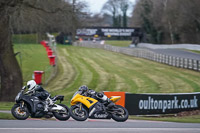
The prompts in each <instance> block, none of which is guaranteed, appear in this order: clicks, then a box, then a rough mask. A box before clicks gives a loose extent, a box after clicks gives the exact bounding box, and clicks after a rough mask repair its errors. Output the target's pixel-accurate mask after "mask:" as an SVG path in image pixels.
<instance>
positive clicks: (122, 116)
mask: <svg viewBox="0 0 200 133" xmlns="http://www.w3.org/2000/svg"><path fill="white" fill-rule="evenodd" d="M114 108H117V109H119V111H117V112H115V113H113V114H112V118H113V119H114V120H115V121H117V122H124V121H126V120H127V119H128V116H129V113H128V110H127V109H126V108H124V107H122V106H120V105H115V106H114Z"/></svg>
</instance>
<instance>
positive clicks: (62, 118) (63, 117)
mask: <svg viewBox="0 0 200 133" xmlns="http://www.w3.org/2000/svg"><path fill="white" fill-rule="evenodd" d="M58 105H60V106H62V107H64V108H65V109H66V112H63V111H58V112H53V115H54V116H55V117H56V119H58V120H60V121H66V120H68V119H69V118H70V113H69V108H68V107H67V106H66V105H64V104H58Z"/></svg>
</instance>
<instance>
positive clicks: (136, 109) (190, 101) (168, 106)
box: [125, 93, 200, 115]
mask: <svg viewBox="0 0 200 133" xmlns="http://www.w3.org/2000/svg"><path fill="white" fill-rule="evenodd" d="M125 97H126V98H125V107H126V109H127V110H128V111H129V114H130V115H151V114H172V113H178V112H182V111H190V110H195V109H200V93H188V94H185V93H183V94H130V93H126V95H125Z"/></svg>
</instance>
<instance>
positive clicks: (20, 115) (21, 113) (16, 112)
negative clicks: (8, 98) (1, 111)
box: [11, 104, 30, 120]
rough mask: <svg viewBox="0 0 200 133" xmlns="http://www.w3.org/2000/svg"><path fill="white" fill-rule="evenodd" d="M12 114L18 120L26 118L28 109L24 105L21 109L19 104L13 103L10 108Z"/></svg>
mask: <svg viewBox="0 0 200 133" xmlns="http://www.w3.org/2000/svg"><path fill="white" fill-rule="evenodd" d="M11 113H12V115H13V116H14V117H15V118H16V119H18V120H26V119H27V118H28V117H29V115H30V114H29V111H28V108H27V107H26V106H24V107H23V110H21V109H20V105H19V104H15V105H14V106H13V107H12V109H11Z"/></svg>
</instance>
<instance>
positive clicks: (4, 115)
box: [0, 112, 15, 120]
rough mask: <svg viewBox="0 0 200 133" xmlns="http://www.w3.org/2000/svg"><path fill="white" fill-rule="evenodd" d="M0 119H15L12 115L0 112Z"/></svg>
mask: <svg viewBox="0 0 200 133" xmlns="http://www.w3.org/2000/svg"><path fill="white" fill-rule="evenodd" d="M0 119H5V120H14V119H15V118H14V117H13V116H12V114H9V113H1V112H0Z"/></svg>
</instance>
